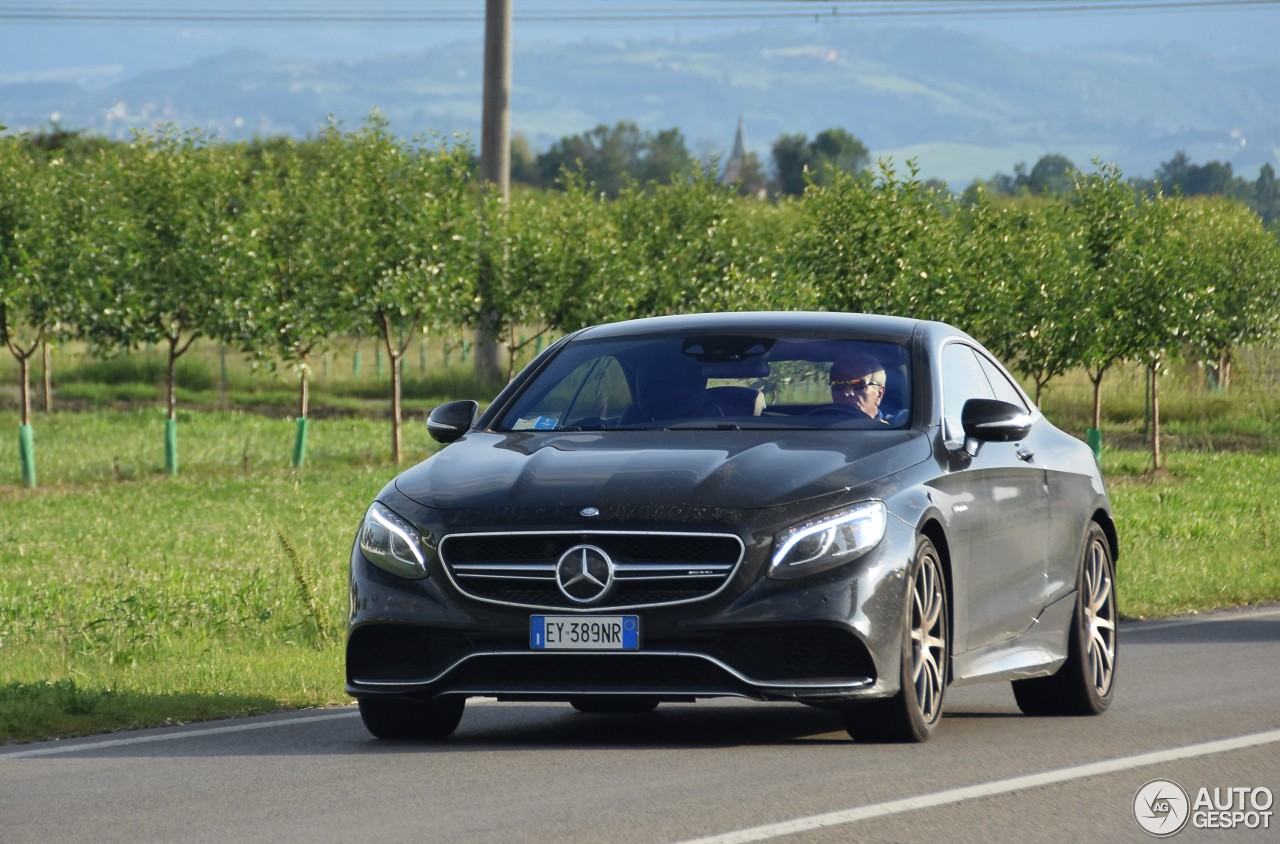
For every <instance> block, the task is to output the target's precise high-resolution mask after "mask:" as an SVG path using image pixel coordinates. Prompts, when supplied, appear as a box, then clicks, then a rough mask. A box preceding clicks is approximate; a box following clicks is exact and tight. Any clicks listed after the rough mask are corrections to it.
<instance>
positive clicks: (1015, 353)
mask: <svg viewBox="0 0 1280 844" xmlns="http://www.w3.org/2000/svg"><path fill="white" fill-rule="evenodd" d="M966 217H967V227H966V230H965V231H964V233H963V234H962V235H961V237H960V238H959V241H960V244H961V246H960V248H961V249H962V250H963V255H964V258H963V261H964V265H965V266H964V270H963V272H962V276H963V279H964V281H963V287H964V288H965V289H968V290H970V291H971V292H972V294H973V295H971V296H968V297H965V299H964V301H965V303H966V306H965V307H964V308H963V310H962V311H961V312H960V313H959V314H958V315H957V317H956V321H957V322H959V323H960V324H963V325H966V326H971V327H970V328H969V330H970V333H972V334H974V336H976V337H978V338H979V339H980V340H982V342H983V343H984V344H985V345H986V346H987V347H988V348H989V349H991V351H992V352H994V353H995V354H996V355H997V356H998V357H1000V358H1001V359H1003V360H1004V361H1006V362H1007V363H1008V364H1009V365H1010V366H1011V367H1012V368H1013V369H1014V370H1015V371H1017V372H1018V373H1019V374H1021V375H1023V376H1026V377H1027V378H1029V379H1030V380H1031V382H1032V383H1033V384H1034V385H1035V401H1036V403H1037V404H1039V403H1040V398H1041V395H1042V393H1043V391H1044V387H1045V385H1046V384H1047V383H1048V382H1049V381H1050V380H1051V379H1053V378H1055V377H1057V376H1060V375H1063V374H1065V373H1066V372H1068V371H1069V370H1071V369H1073V368H1075V367H1077V366H1079V365H1080V363H1081V356H1082V354H1083V351H1084V344H1085V342H1086V340H1087V338H1088V337H1089V336H1091V335H1092V334H1093V332H1094V328H1093V327H1092V326H1090V325H1088V324H1087V323H1085V322H1084V321H1082V320H1081V319H1080V312H1081V310H1082V309H1083V307H1084V305H1085V299H1086V298H1087V296H1088V294H1087V291H1086V289H1085V286H1084V285H1083V284H1081V280H1080V273H1079V269H1080V268H1079V264H1078V261H1077V260H1076V258H1075V251H1076V248H1077V244H1076V243H1075V241H1074V239H1073V238H1072V237H1071V234H1072V232H1071V230H1070V225H1069V221H1068V220H1066V219H1065V218H1064V214H1063V213H1062V211H1061V206H1059V205H1048V206H1042V205H1039V204H1036V203H1028V202H1019V203H1015V204H1010V203H1007V202H1006V203H1002V204H1000V205H999V206H998V207H997V206H995V205H993V204H992V202H991V201H990V199H989V198H988V197H987V196H986V195H985V193H984V192H983V193H979V194H978V202H977V203H976V204H975V205H974V206H973V207H972V208H971V209H970V212H969V214H968V215H966Z"/></svg>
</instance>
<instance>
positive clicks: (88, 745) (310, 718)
mask: <svg viewBox="0 0 1280 844" xmlns="http://www.w3.org/2000/svg"><path fill="white" fill-rule="evenodd" d="M496 702H497V701H496V700H495V699H494V698H487V697H473V698H470V699H469V700H468V701H467V705H468V706H477V705H479V706H484V705H486V704H491V703H496ZM359 714H360V713H359V711H358V710H357V709H356V708H355V707H354V706H352V707H347V708H344V709H332V710H329V711H327V712H325V713H323V714H320V715H304V716H302V717H300V718H290V717H285V718H278V719H276V720H274V721H255V722H253V723H251V724H228V725H226V726H222V727H201V728H197V729H194V730H181V731H177V732H172V733H152V734H148V735H143V736H130V737H128V738H120V739H108V740H107V741H81V742H76V743H75V744H57V745H50V746H47V747H37V748H35V749H33V750H19V751H18V752H16V753H4V752H2V751H0V760H4V759H30V758H32V757H35V756H55V755H57V754H59V753H74V752H75V751H77V750H100V749H106V748H111V747H130V746H132V745H135V744H150V743H152V742H155V741H174V740H175V739H184V738H200V737H202V736H220V735H226V734H227V733H243V732H247V731H249V730H266V729H269V728H271V727H291V726H293V725H294V724H312V723H315V722H316V721H327V720H329V719H330V718H351V717H354V716H356V715H359Z"/></svg>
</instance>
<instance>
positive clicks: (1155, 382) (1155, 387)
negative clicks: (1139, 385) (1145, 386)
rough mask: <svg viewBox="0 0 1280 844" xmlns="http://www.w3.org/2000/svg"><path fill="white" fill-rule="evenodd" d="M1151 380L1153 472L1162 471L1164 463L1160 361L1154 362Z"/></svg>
mask: <svg viewBox="0 0 1280 844" xmlns="http://www.w3.org/2000/svg"><path fill="white" fill-rule="evenodd" d="M1150 379H1151V471H1152V473H1155V472H1158V471H1160V466H1161V464H1162V463H1163V462H1164V461H1163V455H1161V453H1160V389H1159V387H1160V361H1159V360H1156V361H1154V362H1152V364H1151V369H1150Z"/></svg>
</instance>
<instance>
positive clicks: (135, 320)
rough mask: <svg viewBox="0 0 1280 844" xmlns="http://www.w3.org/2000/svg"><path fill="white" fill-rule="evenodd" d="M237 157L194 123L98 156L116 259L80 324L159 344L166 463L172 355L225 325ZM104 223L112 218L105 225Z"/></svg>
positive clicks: (109, 337)
mask: <svg viewBox="0 0 1280 844" xmlns="http://www.w3.org/2000/svg"><path fill="white" fill-rule="evenodd" d="M243 161H244V159H243V157H242V156H240V155H239V154H238V153H236V152H235V151H234V150H231V149H230V148H227V147H224V146H216V145H212V144H210V143H209V142H208V140H207V139H206V138H205V137H204V136H203V135H201V134H200V133H198V132H187V133H183V134H178V133H176V132H175V131H173V130H165V131H163V132H161V133H160V134H158V135H149V134H146V133H139V134H138V135H137V136H135V138H134V140H133V142H132V143H130V144H129V145H127V146H124V147H120V148H117V149H116V150H114V151H112V152H111V153H108V154H106V155H104V156H102V157H101V161H100V163H101V165H102V169H101V170H99V175H100V176H101V177H102V178H103V179H105V180H106V183H107V184H108V186H109V187H111V188H114V189H115V190H116V192H117V194H118V197H119V199H118V203H117V205H116V207H114V208H112V209H109V210H108V211H107V214H106V217H105V219H104V220H103V221H102V222H104V223H106V224H107V225H106V226H103V225H99V226H98V231H100V232H103V233H104V235H106V236H108V237H110V239H111V241H110V243H109V247H108V248H109V249H111V250H112V251H113V252H114V253H115V255H116V260H115V262H114V264H113V266H112V267H111V269H110V271H109V273H107V274H106V275H105V276H104V278H103V282H104V283H103V284H102V285H101V286H100V287H99V288H98V290H97V291H96V294H95V297H94V300H95V301H94V307H93V308H92V312H91V314H89V315H88V319H87V320H86V321H85V322H84V323H83V330H84V331H85V333H86V334H87V335H88V337H89V339H90V340H92V341H93V342H94V343H95V344H96V345H97V346H99V347H100V348H105V349H109V350H117V351H123V350H129V349H135V348H138V347H140V346H143V345H162V346H163V347H164V349H165V357H166V368H165V372H166V374H165V387H166V389H165V408H166V419H167V421H166V427H165V469H166V471H168V473H169V474H171V475H175V474H177V471H178V452H177V363H178V359H179V358H181V357H182V355H184V354H186V353H187V351H189V350H190V349H191V345H192V344H193V343H194V342H195V341H196V340H197V339H198V338H200V337H202V336H217V335H218V334H219V333H220V332H221V331H222V329H223V328H224V326H225V307H226V296H227V293H228V291H229V288H228V279H227V274H226V273H225V272H224V261H223V258H224V250H225V248H226V247H225V243H226V240H225V238H226V236H227V235H228V233H229V231H230V229H231V225H232V221H233V219H234V217H235V215H236V213H238V211H239V205H238V203H237V201H236V200H237V197H238V195H239V191H240V190H241V187H240V185H241V181H242V172H241V170H242V167H243ZM108 228H114V229H115V232H114V233H110V232H108V231H107V229H108Z"/></svg>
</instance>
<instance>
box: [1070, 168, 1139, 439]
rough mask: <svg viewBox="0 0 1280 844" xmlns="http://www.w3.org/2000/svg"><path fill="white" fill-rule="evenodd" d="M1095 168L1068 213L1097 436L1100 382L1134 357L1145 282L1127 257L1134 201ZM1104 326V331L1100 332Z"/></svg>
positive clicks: (1113, 171) (1116, 178)
mask: <svg viewBox="0 0 1280 844" xmlns="http://www.w3.org/2000/svg"><path fill="white" fill-rule="evenodd" d="M1094 164H1095V166H1096V167H1097V170H1096V171H1095V172H1093V173H1088V174H1085V173H1080V174H1077V176H1076V183H1075V191H1074V192H1073V193H1072V197H1071V201H1070V202H1069V203H1068V205H1067V212H1068V220H1069V221H1070V226H1071V227H1072V231H1073V236H1074V237H1076V238H1078V239H1079V242H1080V244H1081V250H1080V252H1079V253H1078V254H1079V261H1080V265H1079V266H1080V270H1079V277H1080V284H1081V287H1082V291H1083V293H1084V298H1083V304H1082V307H1081V310H1080V311H1079V312H1078V314H1077V318H1078V319H1079V320H1080V322H1081V324H1082V325H1083V326H1086V327H1087V326H1092V327H1093V330H1092V331H1091V333H1090V334H1089V336H1088V337H1087V338H1086V343H1085V345H1084V349H1083V351H1082V354H1081V360H1082V362H1083V363H1084V367H1085V371H1086V373H1087V374H1088V376H1089V380H1090V382H1091V383H1092V384H1093V425H1092V429H1093V430H1094V431H1097V432H1100V431H1101V430H1102V380H1103V378H1104V377H1105V376H1106V374H1107V372H1109V371H1110V370H1111V367H1113V366H1115V365H1116V364H1117V363H1119V362H1120V361H1123V360H1126V359H1133V358H1135V357H1136V356H1137V355H1138V353H1139V350H1138V349H1137V347H1136V343H1135V341H1134V340H1133V338H1131V337H1129V336H1127V333H1128V332H1127V326H1129V325H1130V324H1131V314H1132V307H1133V304H1134V303H1133V297H1134V296H1136V295H1139V296H1140V295H1146V294H1144V293H1142V292H1140V291H1141V290H1142V285H1143V284H1144V283H1145V277H1143V276H1142V275H1141V273H1142V268H1141V265H1142V261H1141V260H1140V259H1138V258H1137V257H1136V256H1134V255H1132V254H1131V253H1132V252H1133V250H1134V249H1135V248H1136V246H1137V239H1136V230H1137V227H1138V218H1139V206H1138V203H1139V197H1138V196H1137V195H1135V193H1134V191H1133V189H1132V188H1130V187H1129V186H1128V185H1126V184H1124V183H1123V181H1122V180H1121V179H1122V177H1121V173H1120V170H1119V168H1118V167H1116V166H1115V165H1114V164H1101V163H1099V162H1097V161H1095V162H1094ZM1129 273H1134V274H1136V277H1130V275H1129ZM1103 326H1105V330H1100V329H1101V327H1103ZM1094 436H1098V437H1100V436H1101V434H1100V433H1097V434H1094ZM1099 441H1100V440H1099Z"/></svg>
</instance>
